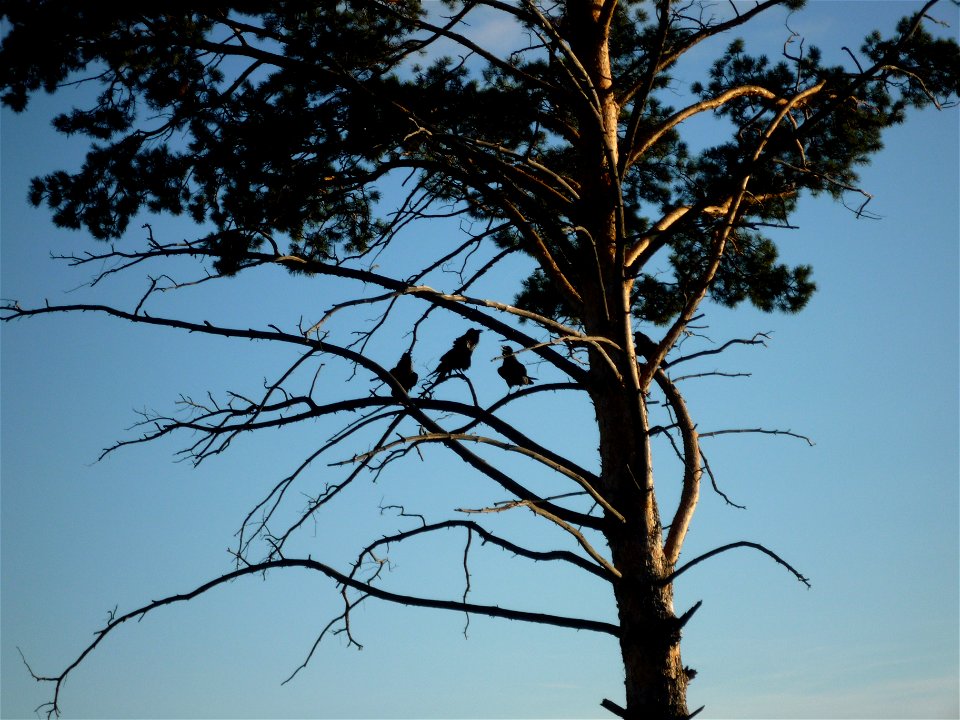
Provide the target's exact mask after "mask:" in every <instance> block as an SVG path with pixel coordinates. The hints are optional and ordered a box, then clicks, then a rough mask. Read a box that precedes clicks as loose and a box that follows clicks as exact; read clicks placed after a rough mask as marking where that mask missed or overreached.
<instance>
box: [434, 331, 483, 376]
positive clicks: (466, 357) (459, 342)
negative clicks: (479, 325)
mask: <svg viewBox="0 0 960 720" xmlns="http://www.w3.org/2000/svg"><path fill="white" fill-rule="evenodd" d="M478 342H480V331H479V330H477V329H476V328H470V329H469V330H467V331H466V332H465V333H464V334H463V335H461V336H460V337H458V338H457V339H456V340H454V341H453V347H451V348H450V349H449V350H447V351H446V352H445V353H444V354H443V355H442V356H441V357H440V362H439V364H438V365H437V369H436V370H434V371H433V374H434V375H435V376H436V378H437V382H440V381H441V380H444V379H446V378H447V376H448V375H450V373H452V372H454V371H459V372H463V371H464V370H466V369H467V368H469V367H470V360H471V359H472V356H473V349H474V348H475V347H476V346H477V343H478Z"/></svg>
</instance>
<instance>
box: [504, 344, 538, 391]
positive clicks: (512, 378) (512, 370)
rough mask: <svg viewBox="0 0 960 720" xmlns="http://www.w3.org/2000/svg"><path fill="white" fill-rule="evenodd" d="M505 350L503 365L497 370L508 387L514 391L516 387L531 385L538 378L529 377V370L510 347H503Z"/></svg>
mask: <svg viewBox="0 0 960 720" xmlns="http://www.w3.org/2000/svg"><path fill="white" fill-rule="evenodd" d="M500 349H501V350H503V363H502V364H501V365H500V367H498V368H497V372H498V373H500V377H502V378H503V379H504V380H506V381H507V387H508V388H509V389H511V390H512V389H513V387H514V386H515V385H530V384H531V383H532V382H533V381H534V380H536V378H532V377H530V376H529V375H527V369H526V368H525V367H524V366H523V363H521V362H520V361H519V360H517V358H516V356H515V355H514V354H513V350H511V349H510V346H509V345H501V346H500Z"/></svg>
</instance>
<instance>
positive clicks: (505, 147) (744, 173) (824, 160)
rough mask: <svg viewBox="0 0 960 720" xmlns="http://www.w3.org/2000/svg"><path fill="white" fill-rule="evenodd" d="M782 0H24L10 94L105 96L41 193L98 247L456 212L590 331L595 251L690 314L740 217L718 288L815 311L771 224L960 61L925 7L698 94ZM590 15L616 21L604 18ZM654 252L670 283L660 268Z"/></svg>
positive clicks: (750, 65) (315, 243)
mask: <svg viewBox="0 0 960 720" xmlns="http://www.w3.org/2000/svg"><path fill="white" fill-rule="evenodd" d="M777 4H781V5H785V6H786V7H788V8H791V9H797V8H799V7H800V6H801V5H802V2H801V1H800V0H783V1H781V2H777V1H776V0H767V1H765V2H757V3H753V4H750V5H749V7H746V8H744V9H743V10H742V11H739V10H737V8H739V7H740V5H737V4H734V6H733V7H734V14H729V11H728V16H727V17H726V18H725V19H713V16H712V15H711V13H712V12H713V11H712V10H710V9H709V8H707V7H705V6H704V7H701V6H699V5H698V4H685V5H681V6H673V5H670V4H667V3H662V2H659V3H654V2H621V3H618V4H614V3H605V4H601V3H589V2H576V3H575V2H550V3H543V2H518V3H512V2H511V3H505V2H498V1H497V0H483V1H477V2H452V1H451V2H444V3H442V4H440V3H436V4H435V3H420V2H418V1H416V0H380V1H374V0H357V1H355V2H338V3H314V2H262V3H260V2H244V3H235V4H234V5H233V6H232V7H230V8H229V9H228V8H227V7H225V6H223V5H222V4H217V3H203V2H199V3H198V2H192V3H169V2H161V3H148V4H143V3H137V4H135V5H130V6H129V7H128V9H127V10H126V11H125V12H123V11H121V12H119V13H118V12H117V11H116V10H115V9H114V8H112V7H111V8H110V9H106V7H105V6H104V7H99V6H97V5H96V4H93V5H91V4H90V3H86V2H64V1H63V0H57V2H53V1H52V0H49V1H43V2H38V1H36V0H22V1H19V2H17V1H12V2H7V3H5V8H4V13H5V14H6V16H7V17H8V19H9V21H10V28H11V29H10V32H9V33H8V35H7V37H6V38H5V39H4V42H3V46H2V50H0V68H2V70H0V83H2V85H3V86H4V87H5V88H6V91H5V92H4V94H3V101H4V102H5V103H6V104H7V105H8V106H10V107H12V108H13V109H15V110H21V109H23V108H24V107H25V106H26V104H27V102H28V98H29V95H30V93H31V92H33V91H35V90H37V89H38V88H41V87H42V88H45V89H47V90H49V91H53V90H54V89H55V88H57V87H58V86H60V85H61V84H62V83H64V82H66V81H76V80H78V79H79V78H86V79H87V81H88V82H91V83H94V84H96V85H97V86H98V87H99V95H98V96H97V100H96V102H95V104H93V105H92V106H91V107H81V108H76V109H74V110H72V111H71V112H68V113H64V114H62V115H60V116H59V117H58V118H57V119H56V126H57V127H58V128H59V129H60V130H62V131H63V132H66V133H83V134H86V135H88V136H90V137H91V138H92V139H93V140H94V143H93V145H92V146H91V150H90V152H89V154H88V156H87V160H86V162H85V164H84V166H83V167H82V168H81V169H80V170H79V171H78V172H74V173H70V172H56V173H53V174H50V175H47V176H45V177H42V178H38V179H36V180H35V181H34V183H33V186H32V188H31V192H30V198H31V200H32V201H33V202H34V203H35V204H41V203H46V204H47V205H49V206H50V208H52V210H53V211H54V217H55V220H56V222H57V223H58V224H59V225H61V226H64V227H70V228H85V229H86V230H88V231H89V232H90V233H91V234H92V235H94V236H95V237H97V238H101V239H104V240H107V239H112V238H117V237H120V236H121V235H123V234H124V232H125V231H126V230H127V228H128V224H129V222H130V220H131V219H132V218H133V217H134V216H135V215H136V214H137V213H139V212H142V211H144V210H150V211H153V212H169V213H174V214H182V213H187V214H189V215H190V216H191V217H192V218H194V219H195V220H196V221H197V222H198V223H204V228H205V231H206V234H205V236H204V237H202V238H201V239H199V241H198V243H197V244H196V245H195V249H196V250H198V251H201V252H203V253H206V254H210V255H212V256H213V257H214V258H215V267H216V269H217V270H219V271H221V272H224V273H233V272H236V271H238V270H240V269H242V268H243V267H244V266H245V265H248V264H255V263H257V262H258V259H257V257H256V255H257V254H258V253H260V252H262V251H263V250H264V249H265V248H269V251H271V253H272V255H273V256H277V255H294V256H298V257H302V258H305V259H308V260H309V259H316V260H323V261H335V262H341V261H345V260H346V259H347V258H350V257H356V256H362V255H363V254H365V253H368V252H369V251H371V249H373V248H375V247H377V246H379V245H381V244H383V243H385V242H388V241H389V240H390V239H392V237H393V235H394V234H395V232H396V231H397V230H398V229H399V228H401V227H403V226H404V225H405V224H407V223H408V222H409V221H410V220H412V219H415V218H417V217H423V216H426V215H427V214H429V212H430V211H432V210H434V209H435V208H437V207H441V206H443V207H445V208H446V209H445V212H446V213H461V214H463V215H465V216H469V217H470V218H473V219H475V220H479V221H481V222H483V223H485V227H487V228H488V230H487V233H486V234H487V235H488V236H489V237H490V238H491V239H492V240H494V241H495V242H496V243H497V244H498V245H499V246H500V247H501V248H503V249H504V250H505V251H517V252H522V253H526V254H528V255H530V256H532V257H533V258H534V259H535V260H536V261H537V265H538V268H537V270H536V272H534V274H533V275H532V276H531V277H530V278H528V280H527V281H526V282H525V284H524V287H523V289H522V291H520V297H519V299H518V304H520V305H521V306H522V307H525V308H527V309H530V310H533V311H535V312H537V313H538V314H540V315H543V316H546V317H550V318H553V319H563V320H568V321H570V322H572V323H574V324H577V325H581V324H582V323H583V322H584V311H583V309H584V304H585V303H587V304H589V303H591V302H593V301H594V300H595V299H596V298H597V296H598V293H597V292H596V289H595V287H594V286H595V285H596V284H597V283H600V284H602V283H604V282H608V279H606V278H603V277H601V278H598V277H597V265H598V262H599V267H600V269H601V271H603V270H605V269H608V270H611V271H615V272H616V273H617V274H620V273H621V272H622V274H623V275H625V276H626V278H627V279H628V280H629V278H635V279H636V282H635V283H634V284H633V285H632V289H631V292H632V307H633V311H634V314H635V315H636V316H637V317H638V318H642V319H645V320H650V321H653V322H656V323H669V322H671V321H672V320H674V319H675V318H676V317H677V316H678V315H679V314H680V313H681V312H682V311H683V309H684V307H685V305H686V303H687V302H688V300H689V298H690V297H691V296H693V295H696V294H697V292H698V283H700V282H701V278H703V277H704V274H705V273H706V271H707V268H708V266H709V265H710V263H711V254H712V252H711V247H712V245H711V240H710V238H712V237H713V236H714V235H715V234H716V233H717V232H718V228H720V227H721V226H722V225H723V224H724V223H728V224H731V225H732V226H733V228H734V237H733V238H732V239H731V242H730V244H729V248H728V250H727V251H726V252H724V253H723V254H722V258H721V261H720V263H719V266H718V267H717V268H716V272H715V275H714V276H713V280H712V282H710V283H709V295H710V296H711V297H712V298H713V299H714V300H715V301H717V302H720V303H723V304H726V305H730V306H733V305H736V304H738V303H741V302H743V301H744V300H749V301H750V302H752V303H753V304H754V305H755V306H757V307H759V308H761V309H763V310H773V309H780V310H788V311H796V310H799V309H800V308H802V307H803V306H804V304H805V303H806V302H807V300H808V299H809V297H810V295H811V293H812V292H813V290H814V285H813V283H812V281H811V271H810V268H809V267H807V266H803V265H801V266H798V267H788V266H786V265H784V264H783V263H781V262H780V261H779V260H778V256H777V250H776V247H775V245H774V243H773V242H772V240H771V239H770V238H769V237H767V235H765V233H764V230H765V228H768V227H771V226H772V227H777V226H786V225H788V224H789V216H790V213H791V211H792V210H793V209H794V207H795V205H796V202H797V199H798V198H799V197H800V196H801V194H802V193H803V192H804V191H809V192H811V193H814V194H816V193H828V194H830V195H833V196H834V197H840V196H842V195H843V194H844V193H846V192H849V191H851V190H854V189H855V188H856V183H857V174H856V168H857V166H858V165H859V164H862V163H864V162H866V161H867V159H868V158H869V156H870V155H871V153H874V152H876V151H877V150H878V149H879V148H880V147H881V142H880V132H881V130H882V129H883V128H884V127H887V126H889V125H891V124H894V123H898V122H900V121H901V120H902V119H903V117H904V112H905V110H906V109H907V107H909V106H916V107H922V106H925V105H928V104H930V103H937V104H942V103H944V102H947V101H949V99H950V98H951V97H952V96H955V94H956V92H957V79H958V77H960V72H958V63H960V60H958V53H957V46H956V44H955V43H954V42H952V41H946V40H942V39H935V38H933V37H932V36H931V35H930V34H928V33H927V31H926V30H924V28H923V27H922V24H921V16H922V13H918V15H917V16H916V17H915V18H913V19H906V20H904V21H903V23H902V24H901V26H900V27H899V28H898V35H896V36H895V37H892V38H884V37H881V36H880V35H879V34H875V35H872V36H870V37H868V38H867V39H866V40H865V41H864V43H863V45H862V47H860V48H859V49H858V50H856V51H853V50H851V51H850V52H849V54H850V57H851V60H852V63H853V64H854V65H855V66H856V70H855V71H851V69H850V68H849V67H847V68H844V67H839V66H829V65H825V64H823V63H822V62H821V53H820V52H819V51H818V49H817V48H816V47H812V46H810V47H806V46H804V45H803V43H801V42H795V43H792V44H787V45H785V46H784V55H783V57H781V58H779V59H770V58H768V57H765V56H763V55H752V54H750V52H749V49H748V48H746V47H745V46H744V43H743V42H741V41H739V40H734V41H733V42H731V43H730V44H729V46H728V47H727V49H726V51H725V52H724V53H723V55H722V56H721V57H719V58H718V59H717V60H716V62H714V63H713V65H712V67H711V68H710V69H709V73H708V74H707V75H706V76H704V77H703V78H702V79H701V80H700V81H699V82H696V83H695V84H694V85H693V87H692V88H689V89H688V88H683V87H678V86H677V83H676V81H675V80H673V79H672V78H671V71H672V70H673V69H674V68H675V66H676V65H677V63H678V62H679V61H680V60H681V58H682V57H683V55H684V54H685V53H686V52H687V51H688V50H690V49H691V48H692V47H694V46H695V45H697V44H698V43H700V42H701V41H702V40H704V39H706V38H709V37H711V36H714V35H717V34H719V33H721V32H725V31H730V30H735V29H736V28H737V26H739V25H740V24H742V23H744V22H746V21H748V20H749V19H750V18H751V17H753V16H754V15H756V14H758V13H760V12H762V11H764V10H766V9H767V8H769V7H770V6H773V5H777ZM491 9H492V10H495V11H497V12H500V13H504V14H506V15H508V16H510V17H511V18H513V19H514V20H515V21H516V22H517V23H519V24H520V25H522V26H523V27H524V28H526V32H525V33H524V34H523V36H522V37H523V38H525V41H526V42H525V44H524V45H523V46H518V47H516V48H513V49H512V50H511V51H510V52H504V53H497V52H494V51H492V50H490V49H488V48H487V47H484V46H482V45H480V44H478V43H477V42H475V41H474V40H473V39H471V35H470V32H471V31H470V23H471V21H472V19H473V15H474V14H476V13H478V12H485V11H490V10H491ZM584 13H592V14H594V15H596V14H598V13H609V17H604V18H601V20H602V22H601V24H600V25H599V27H600V30H598V29H597V28H598V25H597V24H596V23H587V22H583V17H584ZM591 32H593V33H596V32H606V33H608V34H609V38H610V42H609V49H610V51H609V57H605V58H604V57H600V58H597V57H590V53H591V52H593V51H594V49H595V48H596V47H598V45H597V43H596V38H592V37H589V34H590V33H591ZM784 34H785V35H786V34H787V33H786V30H785V33H784ZM678 90H679V91H680V92H677V91H678ZM688 90H689V91H690V92H687V91H688ZM678 98H686V99H685V100H684V101H683V102H682V103H679V104H678V102H677V99H678ZM611 113H616V122H615V123H611V122H610V117H609V115H610V114H611ZM698 113H714V114H715V115H717V116H719V117H721V118H723V119H725V120H727V121H728V122H729V126H728V127H729V133H728V134H726V135H725V136H722V137H719V138H718V139H717V140H716V141H715V142H714V143H713V144H712V145H711V146H709V147H706V148H703V149H698V150H696V151H694V150H692V149H691V148H690V147H688V146H687V145H686V144H685V143H684V141H683V139H682V136H681V130H682V123H683V121H684V120H686V119H689V118H691V117H693V116H694V115H696V114H698ZM614 125H615V135H614V134H613V133H612V132H611V127H612V126H614ZM388 176H389V177H403V178H407V184H406V186H405V187H406V188H409V196H408V199H407V200H408V201H407V202H405V203H403V204H402V205H401V206H400V207H399V208H397V207H393V206H390V207H386V208H384V207H383V206H382V205H381V204H378V199H379V198H380V192H379V191H380V187H381V185H382V183H384V182H385V181H386V180H387V178H388ZM742 186H743V187H742ZM744 189H745V192H742V191H743V190H744ZM738 193H740V194H738ZM733 205H736V207H733ZM730 220H732V223H730V222H729V221H730ZM661 251H664V252H662V253H661ZM598 253H599V255H600V257H598ZM658 253H660V254H661V255H664V254H668V255H669V266H670V268H671V269H672V271H671V272H670V273H669V274H666V273H662V272H660V273H656V274H655V273H654V272H653V271H652V270H651V268H650V263H649V261H650V259H651V258H652V257H653V256H654V255H656V254H658ZM290 266H291V268H292V269H294V270H296V269H299V268H300V266H299V265H297V264H294V263H290ZM621 268H622V270H621ZM614 269H615V270H614Z"/></svg>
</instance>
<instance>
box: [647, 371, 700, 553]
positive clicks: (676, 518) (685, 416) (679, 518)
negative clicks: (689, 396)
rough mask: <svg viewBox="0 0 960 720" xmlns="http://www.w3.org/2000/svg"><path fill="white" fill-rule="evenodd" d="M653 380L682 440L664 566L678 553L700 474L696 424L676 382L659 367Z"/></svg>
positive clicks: (697, 493) (697, 490)
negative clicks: (680, 475) (680, 467)
mask: <svg viewBox="0 0 960 720" xmlns="http://www.w3.org/2000/svg"><path fill="white" fill-rule="evenodd" d="M654 380H655V381H656V383H657V385H658V386H659V388H660V390H661V391H662V392H663V394H664V396H665V397H666V400H667V403H668V404H669V406H670V408H671V410H672V411H673V413H674V415H675V417H676V422H677V426H678V427H679V429H680V437H681V438H682V440H683V487H682V489H681V491H680V500H679V501H678V502H677V509H676V511H675V512H674V515H673V520H672V522H671V523H670V531H669V533H668V534H667V539H666V542H665V543H664V546H663V554H664V558H665V560H666V562H667V564H668V566H670V567H672V566H673V565H674V563H676V562H677V558H679V557H680V550H681V549H682V547H683V541H684V539H685V538H686V535H687V530H689V528H690V522H691V520H692V519H693V514H694V512H695V511H696V509H697V501H698V500H699V498H700V478H701V475H702V467H701V460H700V442H699V435H698V433H697V429H696V426H695V425H694V422H693V419H692V418H691V417H690V413H689V411H688V410H687V405H686V403H685V402H684V400H683V397H682V396H681V395H680V392H679V391H678V390H677V388H676V386H675V385H674V384H673V383H672V382H671V381H670V380H669V378H667V376H666V374H665V373H664V372H663V371H662V370H657V371H656V373H654Z"/></svg>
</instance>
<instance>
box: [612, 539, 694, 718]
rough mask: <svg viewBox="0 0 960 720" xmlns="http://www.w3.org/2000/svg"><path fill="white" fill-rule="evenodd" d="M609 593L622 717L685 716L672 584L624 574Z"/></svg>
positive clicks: (683, 673) (684, 686) (683, 674)
mask: <svg viewBox="0 0 960 720" xmlns="http://www.w3.org/2000/svg"><path fill="white" fill-rule="evenodd" d="M626 551H627V552H629V551H630V550H626ZM634 551H635V550H634ZM615 555H616V553H615ZM618 567H619V564H618ZM615 593H616V598H617V606H618V611H619V616H620V629H621V636H620V651H621V654H622V656H623V666H624V673H625V678H624V684H625V686H626V699H627V703H626V708H625V709H626V714H625V715H624V717H625V718H628V719H629V720H640V719H641V718H643V719H644V720H653V719H654V718H656V719H660V718H663V719H664V720H666V719H667V718H669V719H671V720H675V719H676V718H686V717H687V716H688V711H687V682H688V678H687V673H686V671H685V670H684V667H683V662H682V661H681V658H680V623H679V621H678V620H677V618H676V616H675V615H674V612H673V598H672V595H673V591H672V588H671V587H669V586H667V587H659V583H658V582H657V581H656V580H655V579H654V578H637V577H633V576H626V575H625V576H624V577H623V578H622V579H621V580H620V581H619V582H618V583H617V587H616V589H615Z"/></svg>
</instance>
